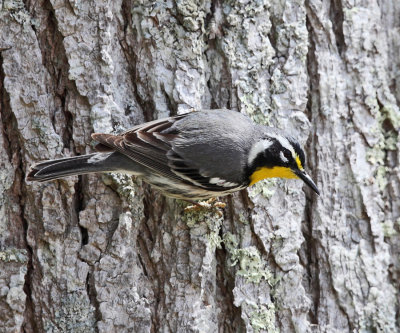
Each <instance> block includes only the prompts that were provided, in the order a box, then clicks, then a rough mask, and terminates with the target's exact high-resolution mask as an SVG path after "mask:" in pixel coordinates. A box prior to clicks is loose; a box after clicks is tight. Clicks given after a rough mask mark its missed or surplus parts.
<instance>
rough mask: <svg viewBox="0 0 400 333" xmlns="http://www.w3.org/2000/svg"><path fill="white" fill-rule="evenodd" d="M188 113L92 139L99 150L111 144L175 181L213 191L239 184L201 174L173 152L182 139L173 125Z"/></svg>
mask: <svg viewBox="0 0 400 333" xmlns="http://www.w3.org/2000/svg"><path fill="white" fill-rule="evenodd" d="M189 114H190V113H189ZM187 115H188V114H184V115H179V116H176V117H171V118H167V119H161V120H155V121H152V122H149V123H145V124H143V125H138V126H136V127H134V128H132V129H130V130H128V131H126V132H124V133H122V134H121V135H111V134H100V133H95V134H92V138H93V139H94V140H96V141H98V142H99V143H100V146H99V145H98V146H96V149H98V150H101V151H106V147H109V149H111V150H117V151H119V152H120V153H122V154H124V155H126V156H128V157H130V158H131V159H132V160H134V161H135V162H137V163H140V164H142V165H144V166H146V167H147V168H149V169H151V170H153V171H155V172H156V173H158V174H161V175H162V176H164V177H166V178H168V179H170V180H172V181H179V182H185V183H188V184H191V185H196V186H199V187H202V188H204V189H207V190H210V191H226V190H229V189H230V188H234V187H237V184H234V183H231V182H225V181H223V180H221V179H219V178H216V177H207V176H204V175H202V174H201V173H200V172H199V170H198V169H197V168H194V167H193V166H191V165H190V163H188V161H186V160H185V158H184V157H183V156H181V155H180V154H178V153H177V152H175V151H174V141H175V140H176V139H177V138H179V135H180V132H179V130H176V129H174V128H173V125H174V124H175V123H176V122H177V121H179V120H181V119H182V118H184V117H186V116H187Z"/></svg>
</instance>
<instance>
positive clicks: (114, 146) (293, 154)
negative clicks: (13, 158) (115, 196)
mask: <svg viewBox="0 0 400 333" xmlns="http://www.w3.org/2000/svg"><path fill="white" fill-rule="evenodd" d="M91 136H92V139H93V140H95V141H96V142H98V143H97V145H96V146H95V147H94V148H95V150H96V151H97V152H95V153H92V154H88V155H79V156H73V157H66V158H61V159H56V160H48V161H44V162H41V163H39V164H36V165H34V166H32V167H31V169H30V171H29V173H28V174H27V177H26V180H28V181H38V182H44V181H49V180H53V179H59V178H63V177H66V176H75V175H82V174H88V173H97V172H119V173H127V174H131V175H134V176H137V177H140V178H142V179H143V180H144V181H145V182H147V183H148V184H150V185H151V186H153V187H154V188H156V189H158V190H160V191H161V193H162V194H164V195H165V196H167V197H173V198H176V199H183V200H187V201H194V200H206V199H210V198H216V197H220V196H224V195H228V194H231V193H233V192H236V191H239V190H242V189H245V188H246V187H248V186H251V185H253V184H255V183H256V182H258V181H260V180H262V179H265V178H275V177H279V178H298V179H301V180H303V181H304V183H305V184H307V185H308V186H309V187H310V188H311V189H312V190H313V191H314V192H315V193H317V194H318V195H319V194H320V192H319V190H318V188H317V186H316V185H315V183H314V182H313V180H312V179H311V178H310V176H309V175H308V174H307V173H306V171H305V154H304V151H303V149H302V148H301V147H300V145H299V143H298V142H297V141H296V140H295V139H294V138H293V137H292V136H291V135H288V134H286V133H285V132H284V131H282V130H280V129H277V128H273V127H268V126H264V125H259V124H256V123H254V122H253V121H252V120H251V119H250V118H249V117H247V116H246V115H244V114H243V113H240V112H237V111H232V110H228V109H213V110H199V111H192V112H188V113H185V114H181V115H177V116H172V117H169V118H164V119H158V120H154V121H150V122H146V123H144V124H141V125H137V126H135V127H133V128H131V129H129V130H127V131H125V132H123V133H121V134H117V135H114V134H104V133H94V134H92V135H91Z"/></svg>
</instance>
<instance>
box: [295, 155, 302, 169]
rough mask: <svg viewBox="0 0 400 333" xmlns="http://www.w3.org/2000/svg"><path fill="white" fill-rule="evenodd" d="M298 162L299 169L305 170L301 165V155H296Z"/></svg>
mask: <svg viewBox="0 0 400 333" xmlns="http://www.w3.org/2000/svg"><path fill="white" fill-rule="evenodd" d="M296 164H297V167H298V168H299V170H303V166H302V165H301V161H300V157H299V155H296Z"/></svg>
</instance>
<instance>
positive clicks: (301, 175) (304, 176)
mask: <svg viewBox="0 0 400 333" xmlns="http://www.w3.org/2000/svg"><path fill="white" fill-rule="evenodd" d="M294 173H295V174H296V176H297V177H299V178H300V179H302V180H303V181H304V182H305V183H306V184H307V185H308V186H310V187H311V188H312V189H313V191H314V192H315V193H317V194H318V195H319V190H318V188H317V185H315V183H314V182H313V180H312V179H311V178H310V176H309V175H307V174H306V172H305V171H301V170H295V171H294Z"/></svg>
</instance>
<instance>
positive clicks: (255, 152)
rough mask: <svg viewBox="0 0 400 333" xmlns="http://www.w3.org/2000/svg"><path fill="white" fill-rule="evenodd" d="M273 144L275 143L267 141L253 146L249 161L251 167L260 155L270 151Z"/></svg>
mask: <svg viewBox="0 0 400 333" xmlns="http://www.w3.org/2000/svg"><path fill="white" fill-rule="evenodd" d="M272 143H273V142H272V141H271V140H268V139H265V140H262V141H259V142H257V143H256V144H255V145H253V147H251V150H250V153H249V157H248V159H247V164H248V165H251V164H252V163H253V161H254V160H255V159H256V158H257V156H258V154H260V153H262V152H264V151H265V150H266V149H268V148H269V147H270V146H271V145H272Z"/></svg>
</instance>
